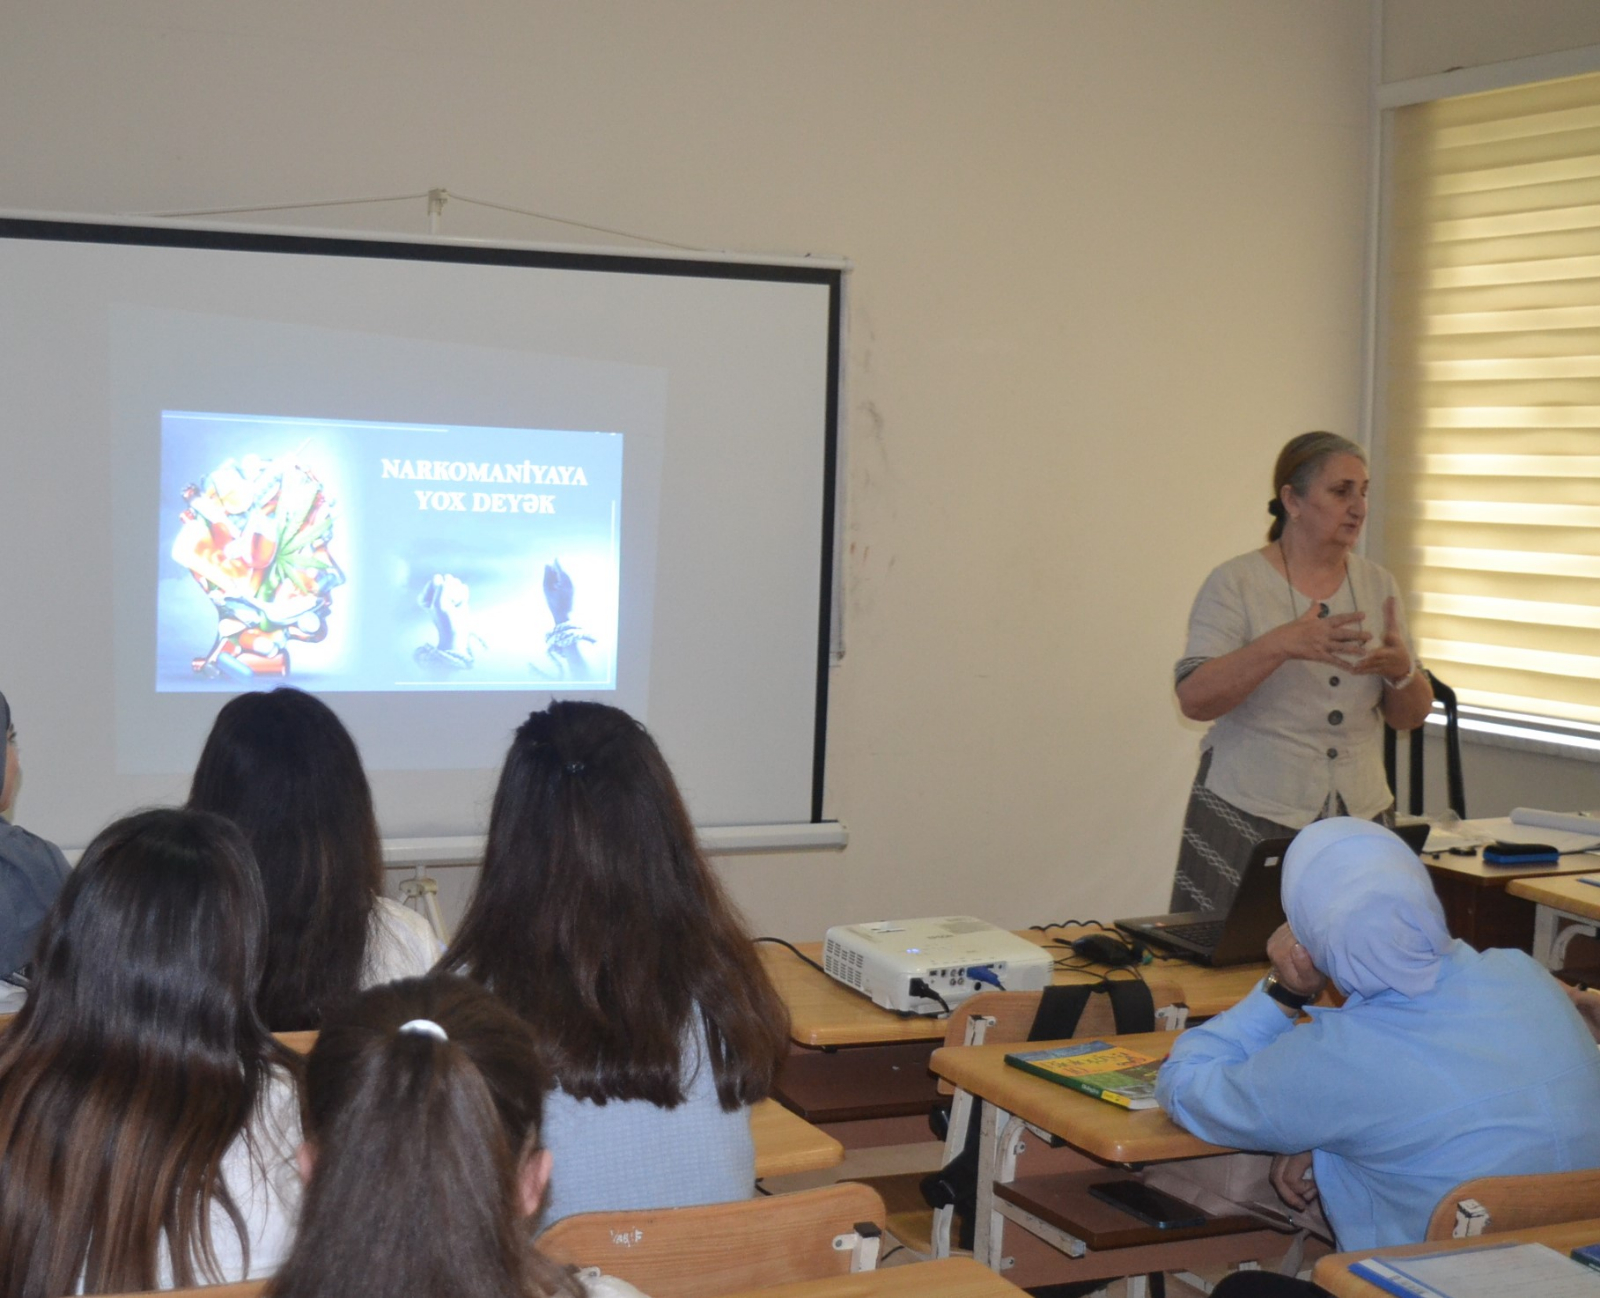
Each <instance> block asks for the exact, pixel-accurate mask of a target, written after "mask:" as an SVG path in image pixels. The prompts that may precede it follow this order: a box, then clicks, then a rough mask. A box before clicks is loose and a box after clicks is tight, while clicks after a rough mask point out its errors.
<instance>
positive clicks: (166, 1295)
mask: <svg viewBox="0 0 1600 1298" xmlns="http://www.w3.org/2000/svg"><path fill="white" fill-rule="evenodd" d="M267 1284H268V1282H267V1281H266V1280H237V1281H235V1282H234V1283H233V1284H208V1285H201V1286H200V1287H199V1288H197V1289H160V1290H148V1289H146V1290H142V1291H140V1292H139V1293H128V1294H106V1295H103V1298H259V1295H260V1293H261V1291H262V1290H263V1289H265V1288H266V1287H267Z"/></svg>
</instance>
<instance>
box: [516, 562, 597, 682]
mask: <svg viewBox="0 0 1600 1298" xmlns="http://www.w3.org/2000/svg"><path fill="white" fill-rule="evenodd" d="M575 593H576V592H575V589H574V587H573V585H572V578H571V577H570V576H568V575H567V571H566V569H565V568H563V567H562V566H561V560H560V559H552V560H551V561H550V562H549V563H547V564H545V566H544V602H545V606H546V607H547V608H549V610H550V616H551V618H552V619H553V620H554V622H555V625H554V626H553V627H551V628H550V630H548V631H547V632H545V637H544V651H545V658H546V661H547V662H548V663H549V664H550V665H549V666H548V667H546V666H545V665H543V664H542V663H540V662H538V661H537V660H536V661H534V662H531V663H529V664H528V665H529V667H531V668H532V669H533V671H534V674H535V675H537V676H542V677H543V678H544V679H546V680H558V681H589V680H593V679H594V675H595V670H594V668H593V667H592V666H591V665H590V664H589V662H588V661H587V660H586V659H585V658H584V655H583V646H584V644H585V643H588V644H594V643H595V638H594V637H593V636H592V635H590V634H588V632H586V631H585V630H584V629H583V628H582V627H581V626H579V625H578V624H577V623H576V622H574V621H573V620H572V601H573V596H574V595H575Z"/></svg>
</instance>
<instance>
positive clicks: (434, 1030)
mask: <svg viewBox="0 0 1600 1298" xmlns="http://www.w3.org/2000/svg"><path fill="white" fill-rule="evenodd" d="M400 1031H401V1032H410V1033H413V1034H415V1035H417V1036H423V1037H437V1038H438V1039H439V1040H440V1041H448V1040H450V1034H449V1033H448V1032H446V1031H445V1030H444V1029H443V1028H441V1027H440V1026H439V1025H438V1024H437V1023H435V1022H434V1021H433V1020H432V1019H412V1020H410V1021H409V1022H407V1023H402V1024H401V1025H400Z"/></svg>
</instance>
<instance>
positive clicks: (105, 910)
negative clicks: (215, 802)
mask: <svg viewBox="0 0 1600 1298" xmlns="http://www.w3.org/2000/svg"><path fill="white" fill-rule="evenodd" d="M265 945H266V907H265V904H264V903H263V901H262V898H261V884H260V881H259V880H258V879H257V877H256V869H255V862H254V861H253V860H251V857H250V849H249V847H248V845H247V844H246V843H245V841H244V836H243V835H242V834H241V833H240V832H239V831H238V829H236V828H235V827H234V826H233V825H231V824H229V823H228V822H227V821H224V820H223V819H221V818H220V817H218V816H211V815H206V814H204V813H201V812H193V811H176V810H162V811H147V812H144V813H142V814H139V815H135V816H130V817H128V818H127V819H126V820H121V821H118V822H117V823H115V824H113V825H112V826H110V827H109V828H108V829H106V830H105V831H104V832H102V833H101V834H100V835H99V836H98V837H97V838H96V839H95V840H94V841H93V842H92V843H91V844H90V845H89V847H88V850H87V851H86V852H85V853H84V856H83V860H82V862H81V863H80V864H79V866H78V868H77V869H76V870H74V871H73V872H72V874H71V875H70V877H69V878H68V879H67V882H66V884H65V886H64V887H63V888H62V891H61V894H60V896H59V897H58V898H57V899H56V903H55V906H54V907H53V908H52V910H51V911H50V913H49V915H48V916H46V918H45V921H44V925H43V927H42V928H41V930H40V934H39V942H38V947H37V954H36V958H35V976H34V982H33V986H32V988H31V989H30V991H29V993H28V1000H27V1003H26V1004H25V1005H24V1006H23V1008H22V1011H21V1013H20V1014H18V1016H17V1019H16V1022H15V1023H14V1024H13V1025H12V1026H11V1028H10V1029H9V1030H8V1031H7V1032H6V1033H5V1035H4V1036H3V1037H0V1298H59V1296H60V1295H64V1294H73V1293H123V1292H127V1291H130V1290H142V1289H156V1288H169V1287H173V1286H178V1287H183V1286H189V1285H196V1284H210V1283H221V1282H225V1281H232V1280H241V1279H251V1278H256V1277H261V1276H267V1275H271V1274H272V1272H273V1270H274V1269H275V1268H276V1267H277V1264H278V1263H279V1261H280V1260H281V1259H282V1257H283V1255H284V1254H285V1253H286V1252H287V1251H288V1237H289V1235H290V1233H291V1231H292V1229H293V1222H294V1214H295V1210H296V1206H297V1204H298V1201H299V1190H300V1187H299V1182H298V1179H297V1177H296V1176H295V1169H294V1150H295V1146H296V1144H297V1143H298V1141H299V1138H300V1123H299V1101H298V1093H297V1090H296V1085H295V1076H294V1074H295V1072H296V1069H297V1064H296V1060H295V1057H294V1056H293V1055H291V1054H290V1053H289V1052H288V1051H286V1050H285V1049H284V1048H283V1047H282V1046H280V1045H279V1044H278V1043H277V1042H276V1041H274V1040H273V1039H272V1037H271V1036H270V1035H269V1034H268V1032H267V1030H266V1028H265V1027H264V1026H263V1024H262V1022H261V1020H260V1018H259V1017H257V1014H256V1010H255V995H256V989H257V987H258V986H259V985H260V982H261V969H262V959H263V955H264V951H265Z"/></svg>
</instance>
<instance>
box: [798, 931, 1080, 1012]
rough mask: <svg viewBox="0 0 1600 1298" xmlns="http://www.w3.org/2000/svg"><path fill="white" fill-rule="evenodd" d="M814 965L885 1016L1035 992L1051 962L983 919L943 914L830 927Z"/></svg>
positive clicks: (1042, 984) (1048, 972)
mask: <svg viewBox="0 0 1600 1298" xmlns="http://www.w3.org/2000/svg"><path fill="white" fill-rule="evenodd" d="M822 967H823V968H824V969H825V970H826V971H827V972H828V974H829V976H830V977H833V978H836V979H838V981H840V982H842V983H843V984H844V985H845V986H846V987H853V988H854V989H855V990H856V991H858V992H860V993H861V994H862V995H863V996H866V997H868V998H870V999H871V1000H872V1002H873V1003H874V1004H876V1005H881V1006H883V1008H884V1009H886V1010H898V1011H900V1012H902V1013H911V1014H940V1013H943V1011H944V1008H945V1007H946V1006H948V1007H950V1008H954V1007H955V1006H957V1005H959V1004H960V1003H961V1002H962V1001H964V1000H966V999H967V997H969V996H974V995H976V994H977V993H978V992H981V991H988V990H999V991H1008V992H1036V991H1040V990H1042V989H1043V988H1045V987H1048V986H1049V985H1050V975H1051V971H1052V969H1053V968H1054V967H1055V957H1054V956H1053V955H1052V954H1051V953H1050V952H1048V951H1046V950H1045V949H1044V948H1043V947H1038V946H1035V945H1034V944H1033V943H1032V942H1030V941H1028V940H1027V939H1026V938H1021V937H1018V936H1017V935H1016V934H1015V933H1010V932H1007V931H1006V930H1005V929H1003V928H997V927H996V926H995V925H993V924H991V923H989V922H988V921H987V920H982V919H974V918H973V917H972V916H971V915H946V916H944V917H943V918H940V919H897V920H881V921H877V922H874V923H870V924H841V925H838V926H836V927H834V928H830V929H829V930H828V934H827V939H826V941H825V942H824V943H823V947H822ZM930 993H934V994H937V996H938V997H939V998H940V999H942V1000H943V1001H944V1005H943V1006H941V1005H940V1004H939V1001H938V1000H936V999H934V995H933V994H930Z"/></svg>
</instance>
